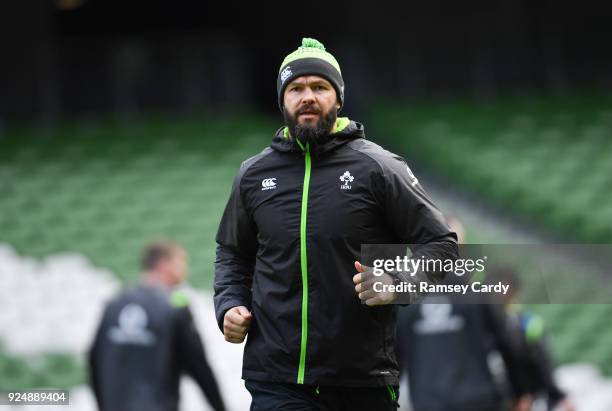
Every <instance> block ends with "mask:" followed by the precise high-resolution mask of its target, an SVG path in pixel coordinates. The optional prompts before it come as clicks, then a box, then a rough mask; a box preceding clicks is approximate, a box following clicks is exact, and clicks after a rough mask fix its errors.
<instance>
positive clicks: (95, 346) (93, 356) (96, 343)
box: [87, 309, 106, 410]
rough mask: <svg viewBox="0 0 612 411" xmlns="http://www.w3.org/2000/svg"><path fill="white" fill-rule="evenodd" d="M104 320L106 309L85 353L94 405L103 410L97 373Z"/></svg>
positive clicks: (98, 370)
mask: <svg viewBox="0 0 612 411" xmlns="http://www.w3.org/2000/svg"><path fill="white" fill-rule="evenodd" d="M105 318H106V309H105V312H104V313H103V315H102V318H101V319H100V323H99V324H98V328H97V330H96V335H95V337H94V340H93V343H92V344H91V347H90V348H89V351H88V352H87V362H88V365H89V384H90V385H91V389H92V391H93V394H94V397H95V399H96V403H97V404H98V408H99V409H101V410H103V409H104V404H103V402H102V392H101V390H100V378H99V376H98V373H99V372H100V363H99V356H100V349H101V347H100V343H101V341H100V340H101V339H102V330H103V328H104V321H105Z"/></svg>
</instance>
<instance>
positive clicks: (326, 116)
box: [283, 105, 338, 148]
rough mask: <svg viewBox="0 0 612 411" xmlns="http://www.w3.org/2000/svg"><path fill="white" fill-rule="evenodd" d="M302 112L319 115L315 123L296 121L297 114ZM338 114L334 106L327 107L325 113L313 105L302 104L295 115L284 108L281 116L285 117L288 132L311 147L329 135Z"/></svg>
mask: <svg viewBox="0 0 612 411" xmlns="http://www.w3.org/2000/svg"><path fill="white" fill-rule="evenodd" d="M304 112H314V113H316V114H318V115H319V118H318V120H317V122H316V123H313V122H306V123H304V124H300V123H298V116H299V115H300V114H302V113H304ZM337 116H338V110H337V109H336V107H332V108H330V109H329V111H328V112H327V113H322V112H321V110H318V109H316V108H315V107H314V106H312V105H309V106H304V107H301V108H300V109H298V110H297V111H296V113H295V115H293V116H292V115H291V114H290V113H289V111H288V110H287V109H286V108H285V110H283V117H284V118H285V124H286V125H287V128H289V133H290V134H291V136H292V137H293V138H297V139H298V140H300V142H301V143H302V144H304V146H305V145H306V144H310V146H311V147H313V148H314V147H315V146H317V144H318V143H319V141H320V140H321V138H322V137H325V136H327V135H329V134H330V133H331V131H332V128H333V127H334V124H335V123H336V118H337Z"/></svg>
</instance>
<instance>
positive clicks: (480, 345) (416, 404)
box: [396, 217, 531, 411]
mask: <svg viewBox="0 0 612 411" xmlns="http://www.w3.org/2000/svg"><path fill="white" fill-rule="evenodd" d="M447 221H448V224H449V226H450V227H451V229H452V230H453V231H454V232H455V233H457V238H458V241H459V243H460V244H462V243H463V242H464V235H465V229H464V227H463V225H462V224H461V223H460V222H459V220H457V219H456V218H454V217H448V219H447ZM511 331H512V330H511V329H509V328H508V327H507V324H506V316H505V312H504V310H503V307H502V306H500V305H492V304H469V303H468V304H452V303H451V301H450V300H449V299H448V298H447V297H444V296H436V297H427V298H426V299H425V300H424V301H423V303H421V304H418V305H412V306H407V307H402V308H401V309H400V310H399V315H398V324H397V345H396V347H397V348H396V350H397V356H398V361H399V365H400V370H401V372H404V373H407V377H408V385H409V391H410V399H411V403H412V406H413V409H414V411H503V410H506V409H509V408H510V409H512V410H515V411H528V410H529V408H530V406H531V397H530V396H529V395H528V389H527V386H526V384H525V375H524V373H525V369H524V364H523V362H522V361H521V358H520V357H521V353H520V349H519V346H518V344H515V343H514V342H515V341H516V338H514V337H513V336H512V335H511ZM494 351H497V352H499V353H500V354H501V356H502V358H503V360H504V364H505V366H506V370H507V373H508V377H509V380H510V385H511V387H510V389H511V397H512V398H511V404H507V403H506V399H505V393H504V392H502V390H500V389H499V387H498V386H497V383H496V380H495V378H494V375H493V373H492V371H491V370H490V368H489V362H488V361H489V355H490V354H491V353H492V352H494Z"/></svg>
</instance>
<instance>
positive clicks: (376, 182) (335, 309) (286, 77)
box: [214, 38, 457, 411]
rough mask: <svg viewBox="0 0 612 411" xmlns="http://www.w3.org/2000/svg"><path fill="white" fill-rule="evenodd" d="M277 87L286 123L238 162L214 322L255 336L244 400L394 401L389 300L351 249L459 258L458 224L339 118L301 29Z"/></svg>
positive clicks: (327, 66) (312, 404)
mask: <svg viewBox="0 0 612 411" xmlns="http://www.w3.org/2000/svg"><path fill="white" fill-rule="evenodd" d="M277 91H278V105H279V108H280V109H281V112H282V113H283V116H284V120H285V126H284V127H281V128H280V129H279V130H278V131H277V133H276V135H275V137H274V138H273V140H272V144H271V146H270V147H269V148H266V149H265V150H264V151H263V152H262V153H260V154H258V155H256V156H254V157H252V158H250V159H248V160H246V161H245V162H243V164H242V166H241V167H240V171H239V172H238V175H237V177H236V179H235V180H234V185H233V187H232V191H231V194H230V198H229V201H228V203H227V206H226V208H225V212H224V214H223V218H222V220H221V223H220V225H219V231H218V233H217V244H218V245H217V259H216V266H215V297H214V300H215V310H216V315H217V321H218V323H219V328H220V329H221V330H222V332H223V333H224V335H225V339H226V340H227V341H229V342H232V343H241V342H242V341H244V339H245V337H246V335H247V333H248V335H249V337H248V339H247V341H246V346H245V349H244V361H243V371H242V376H243V378H244V379H245V385H246V388H247V389H248V390H249V392H250V393H251V397H252V403H251V410H347V411H348V410H350V411H358V410H364V411H366V410H367V411H372V410H377V411H384V410H388V411H391V410H395V409H396V408H397V400H398V398H397V388H398V383H399V381H398V374H399V370H398V368H397V362H396V360H395V355H394V350H393V347H394V344H393V341H394V337H395V320H396V307H394V306H389V305H387V304H389V303H390V302H391V299H387V297H389V295H386V296H372V294H368V289H367V288H366V287H367V286H364V287H362V284H363V281H362V277H361V275H360V274H356V273H355V270H357V271H359V272H361V271H362V266H361V264H360V263H359V262H357V261H355V260H356V259H358V258H360V257H359V256H360V254H361V246H362V244H422V247H421V250H422V252H423V253H430V254H429V255H437V256H442V258H445V257H448V258H455V257H456V254H457V245H456V237H455V234H454V233H452V232H451V230H450V229H449V228H448V226H447V225H446V223H445V221H444V218H443V216H442V214H441V213H440V211H439V210H438V209H437V208H436V207H435V205H434V204H433V203H432V202H431V200H430V199H429V197H428V196H427V194H426V193H425V191H424V190H423V188H422V187H421V186H420V185H419V183H418V180H417V179H416V178H415V177H414V175H413V174H412V172H411V171H410V169H409V168H408V166H407V164H406V162H405V161H404V159H402V158H401V157H399V156H397V155H395V154H393V153H390V152H388V151H386V150H384V149H383V148H381V147H380V146H378V145H376V144H374V143H372V142H371V141H368V140H366V139H365V133H364V127H363V125H362V124H360V123H357V122H355V121H352V120H349V119H348V118H346V117H340V118H339V117H337V113H338V111H339V110H340V109H341V107H342V104H343V102H344V81H343V79H342V75H341V72H340V66H339V64H338V62H337V60H336V59H335V58H334V56H333V55H331V54H330V53H329V52H327V51H325V47H324V46H323V44H321V43H320V42H319V41H317V40H315V39H308V38H305V39H303V41H302V46H301V47H299V48H298V49H297V50H296V51H294V52H293V53H291V54H289V55H288V56H287V57H286V58H285V60H284V61H283V63H282V64H281V66H280V69H279V72H278V78H277ZM426 255H427V254H426ZM377 297H380V298H378V299H377ZM374 305H379V306H376V307H374Z"/></svg>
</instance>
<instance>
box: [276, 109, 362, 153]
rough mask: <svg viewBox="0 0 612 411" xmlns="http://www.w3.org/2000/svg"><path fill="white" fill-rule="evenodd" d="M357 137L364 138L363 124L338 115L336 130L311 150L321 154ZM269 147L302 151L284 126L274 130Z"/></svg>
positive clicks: (286, 150) (300, 146)
mask: <svg viewBox="0 0 612 411" xmlns="http://www.w3.org/2000/svg"><path fill="white" fill-rule="evenodd" d="M358 138H365V131H364V127H363V124H361V123H358V122H356V121H353V120H350V119H349V118H348V117H338V119H337V120H336V132H335V133H332V134H329V135H327V136H325V137H323V138H322V139H321V140H320V141H319V142H318V144H317V148H316V150H311V151H316V155H321V154H323V153H327V152H330V151H333V150H335V149H336V148H338V147H340V146H342V145H344V144H346V143H348V142H349V141H352V140H355V139H358ZM270 147H272V148H273V149H275V150H277V151H283V152H297V153H303V152H304V149H303V146H302V145H301V143H300V142H299V141H297V140H296V139H295V138H293V137H292V136H291V135H290V134H289V129H288V127H286V126H284V127H281V128H279V129H278V130H277V131H276V133H275V135H274V138H273V139H272V144H271V145H270ZM313 154H315V153H313Z"/></svg>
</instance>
